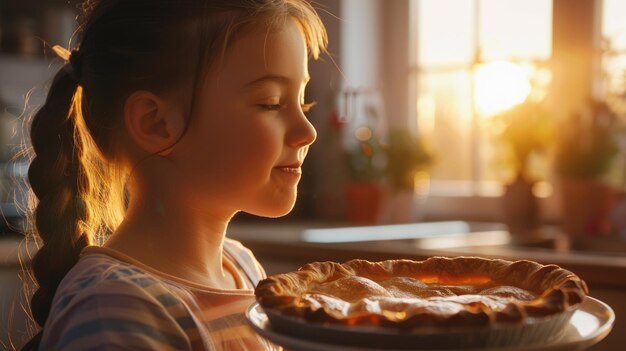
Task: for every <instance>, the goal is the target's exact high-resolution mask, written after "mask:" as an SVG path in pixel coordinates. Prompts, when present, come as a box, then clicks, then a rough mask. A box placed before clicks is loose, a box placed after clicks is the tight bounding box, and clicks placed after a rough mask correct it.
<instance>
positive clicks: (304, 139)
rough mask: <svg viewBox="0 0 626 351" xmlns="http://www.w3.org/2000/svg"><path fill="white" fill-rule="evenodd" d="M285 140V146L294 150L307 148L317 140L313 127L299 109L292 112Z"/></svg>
mask: <svg viewBox="0 0 626 351" xmlns="http://www.w3.org/2000/svg"><path fill="white" fill-rule="evenodd" d="M286 138H287V140H286V141H287V144H288V145H289V146H292V147H295V148H300V147H305V146H309V145H311V144H313V142H314V141H315V139H316V138H317V131H315V127H313V124H311V122H309V120H308V119H307V117H306V116H305V115H304V113H303V112H302V110H301V109H300V108H298V109H296V111H294V115H293V118H292V119H291V123H290V125H289V129H288V130H287V136H286Z"/></svg>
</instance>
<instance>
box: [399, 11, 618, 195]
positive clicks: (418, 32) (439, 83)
mask: <svg viewBox="0 0 626 351" xmlns="http://www.w3.org/2000/svg"><path fill="white" fill-rule="evenodd" d="M614 1H615V2H619V1H620V0H614ZM451 9H453V10H451ZM618 13H619V12H618ZM411 22H412V26H411V28H413V29H412V33H411V35H412V39H411V40H412V41H413V42H416V43H417V45H416V46H415V51H416V53H414V55H413V56H414V57H415V58H414V59H413V62H412V67H411V72H412V76H411V79H412V80H413V84H412V86H414V87H415V91H413V92H411V94H412V95H411V96H414V99H415V100H414V101H415V103H416V104H417V115H418V120H417V125H418V129H419V132H420V133H421V134H422V135H424V136H425V137H427V138H428V140H429V141H430V142H431V143H432V144H433V149H434V150H435V151H436V152H437V163H436V164H435V167H434V169H433V171H432V175H431V188H430V193H431V195H434V196H437V195H444V196H445V195H452V196H459V195H467V196H497V195H500V194H501V184H502V181H504V180H506V178H507V177H510V176H511V175H510V174H507V173H506V172H503V170H502V167H500V165H499V164H498V155H497V148H496V147H495V146H494V143H493V139H492V138H491V137H490V135H491V130H492V128H493V123H492V117H493V115H494V114H496V113H497V112H499V111H502V110H504V109H506V108H509V107H511V106H513V105H515V104H517V103H520V102H522V101H524V99H526V97H527V96H528V94H530V93H531V90H532V89H540V88H541V87H542V86H545V85H546V84H547V82H549V74H548V73H547V70H546V69H545V65H546V63H547V60H548V59H549V57H550V55H551V37H552V36H551V30H552V3H551V2H550V1H545V0H474V1H468V0H412V3H411ZM531 82H532V84H531ZM540 166H541V165H539V166H538V168H539V171H541V167H540Z"/></svg>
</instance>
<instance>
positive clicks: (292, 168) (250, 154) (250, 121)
mask: <svg viewBox="0 0 626 351" xmlns="http://www.w3.org/2000/svg"><path fill="white" fill-rule="evenodd" d="M308 80H309V74H308V66H307V50H306V46H305V41H304V38H303V35H302V33H301V31H300V29H299V28H298V26H297V25H296V24H295V23H294V22H293V21H288V22H287V23H286V24H285V26H284V27H282V28H281V29H278V30H273V31H267V30H264V29H260V30H252V31H250V32H248V33H246V34H244V35H243V36H242V37H240V38H239V39H237V40H236V41H235V42H233V43H231V46H230V47H229V49H228V51H227V52H226V55H225V57H224V60H223V63H221V64H219V63H218V64H216V65H215V67H214V68H213V69H211V70H210V72H209V73H208V74H207V76H206V78H205V80H204V82H203V84H202V86H201V89H200V91H199V92H198V98H197V103H196V104H197V105H196V110H195V112H194V116H193V117H192V118H191V121H190V125H189V129H188V131H187V133H186V135H185V136H184V137H183V139H182V140H181V141H180V142H179V143H178V144H177V145H176V146H175V147H174V148H173V150H172V153H171V154H170V155H169V158H170V159H171V160H172V161H173V162H174V163H176V165H177V167H178V168H179V169H180V170H181V171H182V172H183V174H184V179H185V184H181V185H182V186H183V187H184V191H185V195H186V196H187V199H186V200H187V201H190V203H189V204H190V205H191V206H193V207H194V209H197V210H200V211H202V212H207V213H211V214H213V215H216V216H222V215H223V216H228V215H232V214H234V213H236V212H238V211H245V212H249V213H252V214H256V215H261V216H281V215H284V214H287V213H288V212H289V211H290V210H291V209H292V208H293V205H294V203H295V200H296V194H297V184H298V181H299V180H300V177H301V168H300V166H301V165H302V162H304V158H305V157H306V154H307V151H308V148H309V145H310V144H311V143H313V141H314V140H315V138H316V132H315V129H314V128H313V126H312V125H311V123H310V122H309V121H308V120H307V118H306V117H305V115H304V113H303V108H304V109H306V106H303V104H304V103H305V99H304V89H305V85H306V83H307V81H308Z"/></svg>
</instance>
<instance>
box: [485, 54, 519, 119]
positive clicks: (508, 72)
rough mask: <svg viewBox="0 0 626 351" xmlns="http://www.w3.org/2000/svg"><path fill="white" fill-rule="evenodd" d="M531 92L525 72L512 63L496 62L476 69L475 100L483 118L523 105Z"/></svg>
mask: <svg viewBox="0 0 626 351" xmlns="http://www.w3.org/2000/svg"><path fill="white" fill-rule="evenodd" d="M530 91H531V86H530V82H529V81H528V78H527V77H526V74H525V72H524V70H523V69H522V67H520V66H518V65H515V64H513V63H511V62H508V61H496V62H491V63H487V64H483V65H480V66H478V67H477V68H476V71H475V80H474V93H475V96H474V98H475V102H476V109H477V110H478V113H479V114H480V115H482V116H490V115H494V114H496V113H498V112H501V111H504V110H506V109H508V108H510V107H512V106H515V105H517V104H520V103H522V102H523V101H524V100H525V99H526V97H527V96H528V94H530Z"/></svg>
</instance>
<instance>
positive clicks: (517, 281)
mask: <svg viewBox="0 0 626 351" xmlns="http://www.w3.org/2000/svg"><path fill="white" fill-rule="evenodd" d="M255 294H256V297H257V301H258V302H259V304H260V305H261V306H263V308H264V309H271V310H272V311H273V312H278V313H280V314H281V315H287V316H291V317H297V318H300V319H304V320H307V321H310V322H321V323H331V324H340V325H363V326H383V327H394V328H400V329H414V328H428V327H437V328H441V327H446V328H448V327H469V326H472V327H473V326H489V325H492V326H493V325H500V324H519V323H524V322H525V321H526V320H527V319H528V318H529V317H545V316H550V315H555V314H559V313H561V312H565V311H570V310H572V309H574V308H576V307H577V306H578V305H579V304H580V303H582V301H583V300H584V299H585V297H586V295H587V286H586V285H585V282H584V281H582V280H581V279H580V278H578V277H577V276H576V275H575V274H573V273H572V272H570V271H567V270H565V269H562V268H560V267H559V266H556V265H542V264H539V263H536V262H531V261H516V262H511V261H505V260H498V259H485V258H479V257H456V258H446V257H431V258H429V259H427V260H424V261H411V260H388V261H382V262H369V261H366V260H352V261H349V262H346V263H343V264H339V263H335V262H314V263H309V264H307V265H305V266H303V267H301V268H300V269H299V270H298V271H295V272H290V273H285V274H278V275H275V276H271V277H269V278H267V279H264V280H262V281H261V282H260V283H259V284H258V286H257V288H256V291H255Z"/></svg>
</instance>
